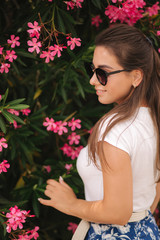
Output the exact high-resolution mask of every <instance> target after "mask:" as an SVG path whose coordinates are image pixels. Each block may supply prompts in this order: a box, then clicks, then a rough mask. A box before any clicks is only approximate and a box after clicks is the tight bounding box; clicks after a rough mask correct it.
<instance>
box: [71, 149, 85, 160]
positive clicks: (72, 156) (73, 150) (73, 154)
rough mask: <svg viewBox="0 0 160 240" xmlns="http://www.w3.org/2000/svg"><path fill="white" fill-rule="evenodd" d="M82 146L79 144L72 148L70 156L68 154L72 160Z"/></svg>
mask: <svg viewBox="0 0 160 240" xmlns="http://www.w3.org/2000/svg"><path fill="white" fill-rule="evenodd" d="M82 148H83V146H79V147H76V148H74V149H72V151H71V156H70V157H71V159H72V160H74V159H75V158H77V157H78V155H79V153H80V151H81V149H82Z"/></svg>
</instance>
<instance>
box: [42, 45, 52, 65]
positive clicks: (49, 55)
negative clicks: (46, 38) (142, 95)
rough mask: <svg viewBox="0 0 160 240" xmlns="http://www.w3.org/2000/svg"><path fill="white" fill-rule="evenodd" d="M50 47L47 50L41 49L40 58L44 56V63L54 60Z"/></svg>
mask: <svg viewBox="0 0 160 240" xmlns="http://www.w3.org/2000/svg"><path fill="white" fill-rule="evenodd" d="M50 48H51V47H50ZM50 48H49V49H48V51H42V54H41V55H40V58H46V60H45V63H49V62H50V60H51V61H53V60H54V57H53V54H52V52H51V49H50Z"/></svg>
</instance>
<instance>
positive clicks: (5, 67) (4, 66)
mask: <svg viewBox="0 0 160 240" xmlns="http://www.w3.org/2000/svg"><path fill="white" fill-rule="evenodd" d="M10 66H11V65H10V64H9V63H2V65H1V67H0V72H1V73H3V72H4V71H5V73H8V72H9V68H10Z"/></svg>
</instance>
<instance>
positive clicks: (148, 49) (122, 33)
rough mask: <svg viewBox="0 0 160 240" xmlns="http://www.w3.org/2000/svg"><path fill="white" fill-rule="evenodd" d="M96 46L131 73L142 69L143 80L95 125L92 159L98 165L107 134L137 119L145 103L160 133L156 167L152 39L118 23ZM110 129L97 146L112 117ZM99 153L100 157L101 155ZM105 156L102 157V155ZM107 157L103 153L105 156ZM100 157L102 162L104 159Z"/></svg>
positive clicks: (156, 64) (157, 83)
mask: <svg viewBox="0 0 160 240" xmlns="http://www.w3.org/2000/svg"><path fill="white" fill-rule="evenodd" d="M95 45H96V46H103V47H106V48H107V49H110V50H111V51H112V53H113V54H114V55H115V56H116V58H117V60H118V63H119V64H120V65H121V66H122V68H124V69H128V70H130V71H132V70H135V69H140V70H141V71H142V72H143V80H142V82H141V83H140V85H139V86H138V87H136V88H135V89H134V91H133V93H132V94H131V96H129V97H127V98H126V99H125V100H124V101H123V102H122V103H120V104H118V105H116V106H115V107H114V108H113V109H112V110H111V111H109V112H108V113H106V114H105V115H104V116H103V117H102V118H101V119H100V120H99V121H98V122H97V123H96V124H95V126H94V128H93V131H92V134H91V135H90V137H89V141H88V149H89V157H90V159H92V160H93V162H94V163H95V164H96V165H97V161H96V155H99V156H100V155H101V153H102V152H103V147H102V146H103V141H104V138H105V136H106V134H107V133H108V131H109V130H110V129H111V128H112V127H113V126H114V125H115V124H117V123H119V122H121V121H124V120H127V119H129V118H130V117H132V116H134V115H135V114H136V112H137V109H138V108H139V107H140V105H141V103H142V101H143V100H145V102H146V103H147V105H148V107H149V108H150V110H151V116H152V119H153V122H154V126H155V129H156V132H157V167H158V168H159V165H160V162H159V157H160V141H159V139H160V58H159V55H158V53H157V52H156V50H155V49H154V47H153V45H152V43H151V42H150V41H149V39H148V38H147V37H146V36H145V35H144V34H143V33H142V32H141V31H140V30H138V29H137V28H135V27H132V26H128V25H126V24H116V25H114V26H112V27H110V28H108V29H106V30H104V31H103V32H102V33H100V34H99V35H98V36H97V38H96V40H95ZM111 115H112V117H111V119H110V121H109V124H108V126H107V127H106V130H105V132H104V134H103V137H102V141H101V142H100V145H99V146H98V144H97V143H98V138H99V132H100V127H102V125H103V123H104V122H105V120H106V119H107V118H108V117H109V116H111ZM99 153H100V154H99ZM101 156H102V155H101ZM103 157H104V154H103ZM103 157H102V158H100V160H101V161H103V160H102V159H104V158H103Z"/></svg>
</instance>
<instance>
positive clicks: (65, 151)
mask: <svg viewBox="0 0 160 240" xmlns="http://www.w3.org/2000/svg"><path fill="white" fill-rule="evenodd" d="M60 149H61V150H62V151H63V154H64V155H67V156H68V157H70V156H71V152H72V147H71V146H69V145H68V144H67V143H65V144H64V146H63V147H61V148H60Z"/></svg>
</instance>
